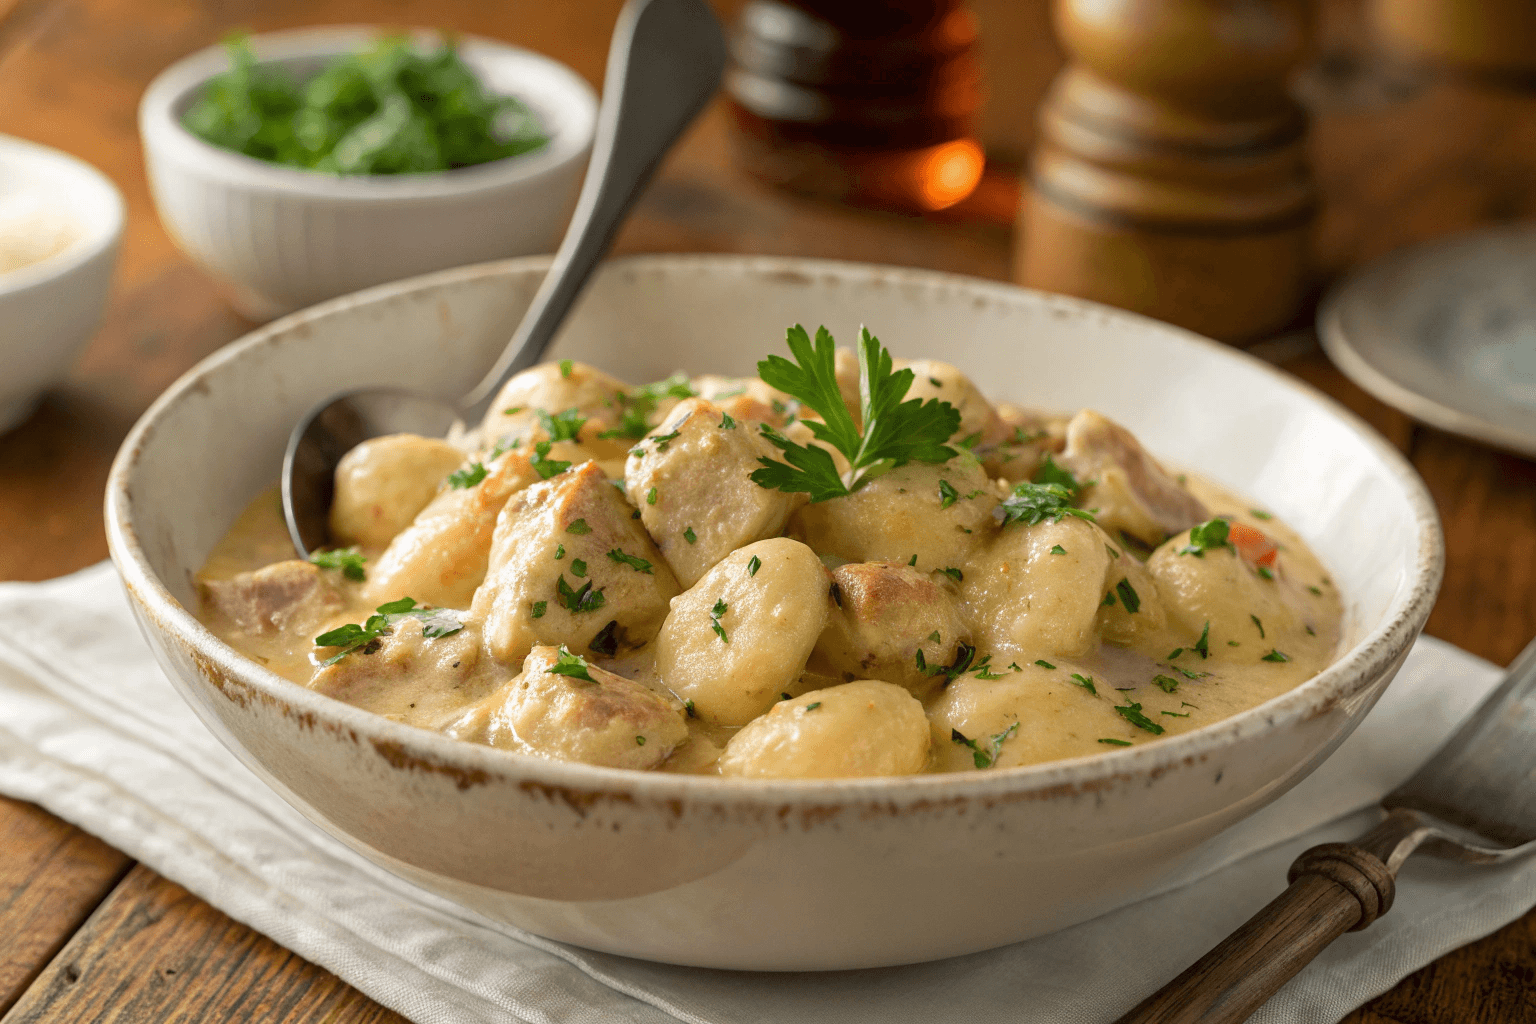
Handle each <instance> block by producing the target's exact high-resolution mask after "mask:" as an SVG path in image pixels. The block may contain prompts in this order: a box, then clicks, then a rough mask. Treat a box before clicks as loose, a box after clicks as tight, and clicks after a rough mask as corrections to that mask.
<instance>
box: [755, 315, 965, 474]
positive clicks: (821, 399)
mask: <svg viewBox="0 0 1536 1024" xmlns="http://www.w3.org/2000/svg"><path fill="white" fill-rule="evenodd" d="M785 340H786V341H787V342H788V344H789V351H790V354H791V355H793V356H794V357H795V358H794V361H793V362H791V361H790V360H788V359H785V358H784V357H783V356H779V355H771V356H769V357H768V358H767V359H764V360H763V361H762V362H760V363H758V364H757V373H758V376H760V377H761V378H762V379H763V381H764V382H765V383H767V384H768V385H769V386H770V387H774V388H777V389H779V390H780V391H783V392H785V393H786V394H789V395H793V396H794V397H795V398H796V399H798V400H799V401H800V403H801V404H802V405H804V406H807V407H809V408H811V409H814V410H815V411H816V412H817V413H819V414H820V415H821V420H820V421H817V420H803V421H802V422H804V423H805V424H806V426H808V427H809V428H810V430H811V433H812V434H814V435H815V437H816V439H817V440H818V441H821V442H823V443H825V444H828V445H831V446H832V447H833V448H835V449H837V451H839V452H841V453H842V454H843V457H844V458H846V459H847V460H848V467H849V468H848V475H847V478H846V479H844V478H843V477H842V476H840V475H839V474H838V472H837V466H836V464H835V463H834V462H833V461H832V456H831V454H830V453H829V452H827V450H826V449H824V448H820V447H817V446H814V445H810V446H807V445H801V444H797V443H796V442H794V441H791V440H789V439H788V438H786V437H784V435H782V434H780V433H778V432H777V431H775V430H773V429H772V428H771V427H767V426H764V427H763V428H762V433H763V436H764V437H765V438H766V439H767V440H768V441H769V443H770V444H772V445H773V446H774V447H776V448H778V449H779V450H780V451H782V452H783V453H784V461H782V462H780V461H778V460H776V459H770V458H760V459H758V462H759V463H761V464H762V468H761V469H758V470H757V471H756V472H754V473H753V474H752V480H753V482H755V483H756V484H757V485H758V486H760V487H766V488H769V489H777V490H781V491H801V492H804V493H806V494H809V495H810V496H811V501H813V502H816V501H827V500H829V499H831V498H839V497H842V496H844V495H847V494H852V493H853V492H854V491H856V490H858V489H859V488H860V487H863V486H864V485H865V484H867V483H869V482H870V481H871V480H874V479H875V478H877V477H879V476H881V475H883V474H885V473H888V472H890V471H891V470H893V469H895V468H896V467H898V466H904V465H906V464H907V463H909V462H927V463H943V462H948V461H949V460H950V459H952V458H954V457H955V456H956V455H957V454H958V453H957V452H956V451H955V450H954V449H953V448H951V447H949V446H948V445H947V444H946V443H945V442H946V441H948V440H949V439H950V438H951V437H953V436H954V434H955V432H956V431H957V430H959V429H960V411H959V410H958V409H956V408H955V407H954V406H952V405H950V404H949V403H948V402H941V401H939V400H938V399H936V398H930V399H928V400H927V401H923V400H922V399H919V398H913V399H906V395H907V391H908V390H910V389H911V387H912V380H913V374H912V371H911V370H909V369H908V370H893V369H892V364H891V353H890V351H889V350H887V349H886V347H885V346H884V345H881V344H880V340H879V339H878V338H876V337H875V336H874V335H872V334H870V333H869V331H868V330H867V329H864V328H860V329H859V411H860V414H861V419H862V421H863V424H864V427H863V430H862V431H861V430H860V429H859V427H858V425H856V424H855V423H854V421H853V416H852V415H851V414H850V413H849V412H848V407H847V406H846V405H844V404H843V395H842V391H841V390H839V388H838V386H837V358H836V350H837V346H836V342H834V341H833V340H832V334H831V332H830V331H828V330H827V329H826V328H825V327H819V328H817V329H816V340H815V341H814V342H812V341H811V338H810V336H809V335H808V334H807V333H806V331H805V328H804V327H801V326H800V325H799V324H796V325H795V326H793V327H791V328H790V329H789V330H788V332H787V333H786V338H785Z"/></svg>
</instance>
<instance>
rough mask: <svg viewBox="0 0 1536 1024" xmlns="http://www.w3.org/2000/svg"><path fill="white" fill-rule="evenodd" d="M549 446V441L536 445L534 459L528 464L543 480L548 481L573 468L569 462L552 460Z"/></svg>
mask: <svg viewBox="0 0 1536 1024" xmlns="http://www.w3.org/2000/svg"><path fill="white" fill-rule="evenodd" d="M549 446H550V442H548V441H540V442H539V443H538V444H536V445H534V446H533V458H532V459H530V460H529V461H528V464H529V465H530V466H532V467H533V469H534V471H535V472H536V473H538V474H539V478H540V479H541V480H548V479H549V478H550V477H552V476H555V475H556V474H559V473H564V472H565V471H566V470H568V469H570V468H571V464H570V463H569V462H565V461H562V460H560V459H552V458H550V457H549Z"/></svg>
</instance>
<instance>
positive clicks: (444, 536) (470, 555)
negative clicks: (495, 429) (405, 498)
mask: <svg viewBox="0 0 1536 1024" xmlns="http://www.w3.org/2000/svg"><path fill="white" fill-rule="evenodd" d="M538 478H539V475H538V473H537V472H535V471H534V469H533V467H532V466H531V465H530V464H529V462H528V459H527V458H526V457H525V456H524V454H523V453H521V452H508V453H506V454H504V455H502V456H501V457H499V458H498V459H496V460H495V461H494V462H492V463H491V464H490V465H489V466H487V467H486V475H485V478H484V479H483V480H481V481H480V482H479V483H476V484H472V485H470V486H468V487H451V486H450V487H445V488H444V489H443V490H441V491H439V492H438V495H437V497H436V498H433V499H432V502H431V503H430V504H429V505H427V507H426V508H424V509H422V510H421V513H420V514H419V515H417V516H416V519H415V521H414V522H412V523H411V525H410V526H408V527H406V528H405V529H404V530H402V531H401V532H400V533H399V534H397V535H396V536H395V539H394V540H392V541H390V544H389V547H388V548H386V549H385V550H384V554H382V555H381V556H379V560H378V562H377V564H375V565H374V566H373V567H371V568H370V569H369V570H368V583H367V585H366V587H365V588H364V591H363V596H364V597H365V598H366V599H367V600H368V603H369V604H372V605H379V604H383V603H384V602H386V601H393V600H397V599H399V598H402V597H413V598H415V599H416V600H417V601H419V602H421V603H422V604H431V605H437V606H439V607H443V608H467V607H469V602H470V599H471V598H473V597H474V595H475V589H476V588H477V587H479V586H480V584H481V582H482V581H483V580H484V579H485V570H486V565H487V563H488V561H489V559H490V554H491V538H492V536H493V534H494V533H495V530H496V516H497V515H498V514H499V513H500V512H501V510H502V507H503V506H504V505H506V503H507V499H508V498H510V497H512V495H514V494H516V493H517V492H518V491H520V490H522V489H523V488H525V487H527V486H528V485H529V484H531V483H533V482H534V481H535V480H537V479H538Z"/></svg>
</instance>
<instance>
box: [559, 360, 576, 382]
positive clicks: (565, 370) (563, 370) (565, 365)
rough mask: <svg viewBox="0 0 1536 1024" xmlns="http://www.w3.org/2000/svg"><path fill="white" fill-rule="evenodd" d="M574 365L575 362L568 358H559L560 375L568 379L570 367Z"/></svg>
mask: <svg viewBox="0 0 1536 1024" xmlns="http://www.w3.org/2000/svg"><path fill="white" fill-rule="evenodd" d="M575 365H576V364H575V363H573V362H571V361H570V360H569V359H562V360H560V376H562V377H565V378H566V379H570V376H571V368H572V367H573V366H575Z"/></svg>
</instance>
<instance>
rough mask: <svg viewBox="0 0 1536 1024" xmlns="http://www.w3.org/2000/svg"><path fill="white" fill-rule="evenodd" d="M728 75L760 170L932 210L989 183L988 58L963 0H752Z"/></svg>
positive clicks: (844, 196)
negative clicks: (980, 131)
mask: <svg viewBox="0 0 1536 1024" xmlns="http://www.w3.org/2000/svg"><path fill="white" fill-rule="evenodd" d="M731 52H732V59H733V63H732V67H731V69H730V71H729V72H728V73H727V77H726V90H727V92H728V93H729V94H730V97H731V100H732V106H733V108H734V111H735V115H736V123H737V127H738V132H737V138H738V142H739V154H740V158H741V161H742V164H743V166H744V167H745V168H746V169H747V170H748V171H750V172H751V173H752V174H754V175H756V176H757V177H759V178H761V179H762V180H764V181H767V182H770V183H772V184H775V185H779V186H782V187H784V188H787V189H791V190H793V191H796V192H802V193H806V194H810V195H816V196H822V197H826V198H832V199H837V200H840V201H843V202H848V203H855V204H859V205H865V206H879V207H886V208H890V209H897V210H904V211H909V212H917V213H921V212H926V211H932V210H940V209H943V208H944V207H947V206H952V205H954V204H955V203H958V202H959V201H960V200H962V199H964V198H965V197H966V196H968V195H969V194H970V193H971V191H972V190H973V189H974V188H975V187H976V184H977V182H978V181H980V180H981V172H982V165H983V162H984V161H983V156H982V150H981V144H980V143H979V142H978V141H977V139H976V119H977V113H978V110H979V108H980V105H981V64H980V60H979V59H978V56H977V53H976V22H975V19H974V18H973V17H972V15H971V13H970V12H969V11H968V10H966V8H965V7H964V6H963V4H962V3H961V2H960V0H884V2H876V0H784V2H775V0H752V2H750V3H748V4H747V6H746V8H745V9H744V10H743V12H742V15H741V20H740V22H739V23H738V25H737V27H736V31H735V34H734V37H733V39H732V45H731Z"/></svg>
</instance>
